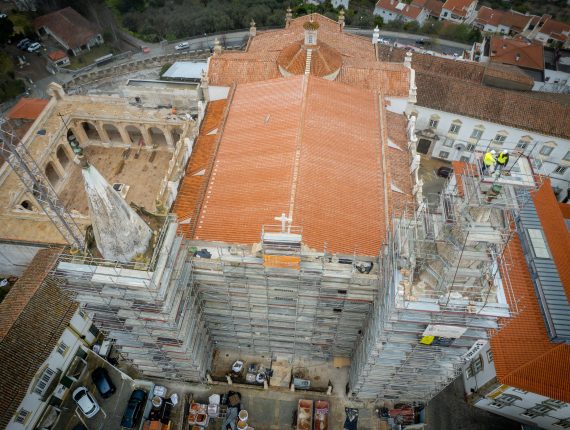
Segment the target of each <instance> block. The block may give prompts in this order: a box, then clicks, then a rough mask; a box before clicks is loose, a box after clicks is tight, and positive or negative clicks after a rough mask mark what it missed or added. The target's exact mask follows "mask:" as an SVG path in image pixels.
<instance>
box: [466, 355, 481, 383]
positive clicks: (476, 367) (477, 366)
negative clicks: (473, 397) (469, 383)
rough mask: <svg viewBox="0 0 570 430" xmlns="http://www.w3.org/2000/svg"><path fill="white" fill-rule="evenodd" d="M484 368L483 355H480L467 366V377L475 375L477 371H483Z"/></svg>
mask: <svg viewBox="0 0 570 430" xmlns="http://www.w3.org/2000/svg"><path fill="white" fill-rule="evenodd" d="M482 370H483V359H482V358H481V356H479V357H477V358H476V359H474V360H473V361H471V364H470V365H469V367H468V368H467V378H471V377H473V376H475V375H476V374H477V373H479V372H481V371H482Z"/></svg>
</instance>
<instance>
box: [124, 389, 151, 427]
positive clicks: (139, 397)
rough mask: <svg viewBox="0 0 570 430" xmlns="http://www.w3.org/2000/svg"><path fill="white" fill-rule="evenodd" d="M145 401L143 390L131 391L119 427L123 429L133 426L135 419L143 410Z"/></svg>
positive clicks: (137, 418) (136, 419)
mask: <svg viewBox="0 0 570 430" xmlns="http://www.w3.org/2000/svg"><path fill="white" fill-rule="evenodd" d="M145 402H146V393H145V392H144V391H143V390H135V391H133V392H132V393H131V397H130V398H129V403H127V408H126V409H125V413H124V414H123V419H122V420H121V427H123V428H125V429H132V428H135V425H136V423H137V421H138V420H139V418H140V416H141V414H142V413H143V412H144V406H145Z"/></svg>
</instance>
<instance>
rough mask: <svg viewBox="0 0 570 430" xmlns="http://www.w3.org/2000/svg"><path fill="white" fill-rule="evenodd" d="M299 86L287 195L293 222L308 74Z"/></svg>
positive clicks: (290, 216) (290, 217)
mask: <svg viewBox="0 0 570 430" xmlns="http://www.w3.org/2000/svg"><path fill="white" fill-rule="evenodd" d="M302 85H303V86H302V88H301V93H302V95H301V97H302V99H301V118H300V120H299V129H298V131H297V136H296V138H295V141H296V149H295V160H294V163H293V173H292V175H291V194H290V196H289V215H288V218H289V219H290V220H291V222H293V221H292V220H293V212H294V211H295V198H296V196H297V181H298V179H299V167H300V161H301V149H302V146H303V127H304V125H305V114H306V111H307V98H308V87H309V76H307V75H305V76H303V84H302Z"/></svg>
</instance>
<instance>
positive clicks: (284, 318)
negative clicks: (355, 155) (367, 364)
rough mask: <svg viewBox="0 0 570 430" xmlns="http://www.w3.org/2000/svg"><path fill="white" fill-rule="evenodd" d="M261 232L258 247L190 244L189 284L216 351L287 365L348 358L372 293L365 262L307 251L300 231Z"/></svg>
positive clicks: (370, 268)
mask: <svg viewBox="0 0 570 430" xmlns="http://www.w3.org/2000/svg"><path fill="white" fill-rule="evenodd" d="M279 230H280V229H279V226H264V229H263V232H262V237H261V245H260V246H259V247H256V246H255V245H254V247H253V249H252V247H239V246H230V245H227V244H218V245H217V246H214V244H212V243H209V242H192V245H193V246H194V247H196V249H197V250H202V249H205V250H206V251H207V252H208V258H203V255H204V252H203V251H202V252H198V253H197V254H196V256H195V257H193V258H192V259H191V262H192V275H191V281H192V284H193V285H194V288H196V289H197V291H198V297H199V301H200V308H201V309H202V310H203V316H204V321H205V323H206V326H207V327H208V331H209V333H210V335H211V337H212V339H213V340H214V342H215V345H216V347H217V348H224V349H233V350H236V349H237V350H240V351H243V352H244V353H249V354H266V353H273V354H279V355H280V356H285V357H289V358H290V359H294V358H298V357H310V358H314V359H322V360H328V359H330V358H331V357H333V356H334V357H338V356H341V357H349V356H350V355H351V354H352V352H353V350H354V347H355V344H356V341H357V339H358V338H359V336H360V334H361V331H362V327H363V325H364V322H365V321H366V318H367V316H368V314H369V312H370V309H371V307H372V303H373V300H374V296H375V294H376V291H377V289H378V272H377V266H376V263H375V262H373V261H371V259H370V258H366V257H357V256H355V255H352V256H336V255H330V254H327V253H326V252H314V251H311V250H309V249H307V248H306V247H305V246H303V245H302V244H301V238H302V236H301V233H302V232H301V230H300V229H299V228H296V227H289V228H288V229H287V231H285V232H280V231H279Z"/></svg>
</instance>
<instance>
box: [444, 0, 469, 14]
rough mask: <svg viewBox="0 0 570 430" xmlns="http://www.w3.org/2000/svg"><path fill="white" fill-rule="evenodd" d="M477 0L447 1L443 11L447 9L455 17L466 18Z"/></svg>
mask: <svg viewBox="0 0 570 430" xmlns="http://www.w3.org/2000/svg"><path fill="white" fill-rule="evenodd" d="M473 1H475V0H447V1H446V2H445V3H444V4H443V7H442V9H447V10H450V11H451V12H453V13H454V14H455V15H459V16H465V15H466V14H467V9H468V8H469V6H470V5H471V3H473Z"/></svg>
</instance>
